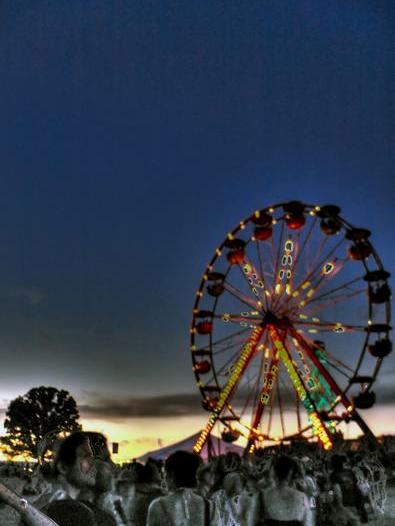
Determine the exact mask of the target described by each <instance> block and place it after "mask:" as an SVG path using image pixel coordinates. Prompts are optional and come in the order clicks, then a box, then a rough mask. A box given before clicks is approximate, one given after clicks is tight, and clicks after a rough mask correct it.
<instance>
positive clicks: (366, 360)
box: [191, 201, 392, 453]
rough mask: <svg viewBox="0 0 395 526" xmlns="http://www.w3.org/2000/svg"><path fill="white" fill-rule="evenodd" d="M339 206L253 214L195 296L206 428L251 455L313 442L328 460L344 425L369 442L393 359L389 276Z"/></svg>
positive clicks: (194, 348) (195, 344)
mask: <svg viewBox="0 0 395 526" xmlns="http://www.w3.org/2000/svg"><path fill="white" fill-rule="evenodd" d="M340 212H341V211H340V208H339V207H337V206H335V205H325V206H314V205H307V204H304V203H302V202H299V201H291V202H287V203H280V204H277V205H274V206H271V207H267V208H264V209H262V210H257V211H255V212H254V213H253V214H252V215H251V216H250V217H248V218H247V219H245V220H243V221H240V223H238V224H237V226H236V227H235V228H234V229H233V230H232V231H231V232H229V233H228V234H227V236H226V238H225V240H224V241H223V242H222V243H221V244H220V245H219V246H218V248H217V249H216V250H215V253H214V255H213V257H212V259H211V261H210V263H209V264H208V266H207V268H206V270H205V272H204V274H203V278H202V280H201V282H200V286H199V288H198V290H197V292H196V300H195V304H194V308H193V318H192V324H191V354H192V363H193V371H194V374H195V378H196V384H197V387H198V388H199V390H200V393H201V396H202V405H203V408H204V409H205V410H206V411H208V413H209V416H208V422H207V425H206V427H205V428H204V429H203V430H202V432H201V434H200V436H199V438H198V440H197V442H196V444H195V448H194V449H195V451H196V452H197V453H199V452H200V451H201V449H202V447H203V446H204V444H205V442H206V441H207V439H208V437H209V436H210V433H211V432H212V431H213V430H214V428H219V429H220V431H221V433H222V438H223V439H224V440H226V441H228V442H233V441H236V440H238V439H239V438H243V437H244V439H245V440H244V442H245V444H246V448H247V450H248V451H250V452H252V451H253V450H254V449H255V448H256V447H257V446H259V445H262V444H265V443H270V442H272V441H276V442H277V441H280V440H281V441H282V440H286V439H291V438H295V437H305V438H306V439H311V438H315V440H318V441H319V442H320V443H321V444H322V446H323V447H324V448H325V449H331V447H332V445H333V440H334V436H335V435H334V434H335V432H336V429H338V426H339V425H340V424H342V423H344V422H353V423H354V425H355V424H357V425H358V426H359V428H360V429H361V430H362V432H363V433H364V434H366V435H369V436H371V437H373V433H372V432H371V430H370V429H369V427H368V425H367V424H366V422H365V421H364V420H363V418H362V417H361V415H360V413H359V410H363V409H369V408H371V407H372V406H373V405H374V403H375V401H376V395H375V393H374V391H373V390H372V386H373V384H374V382H375V380H376V379H377V376H378V374H379V371H380V367H381V364H382V361H383V359H384V358H385V357H386V356H387V355H388V354H390V352H391V350H392V343H391V340H390V338H389V334H390V330H391V327H390V316H391V313H390V299H391V290H390V287H389V285H388V278H389V276H390V274H389V273H388V272H387V271H386V270H384V268H383V265H382V263H381V261H380V258H379V256H378V254H377V252H376V251H375V249H374V248H373V246H372V244H371V242H370V241H369V238H370V234H371V233H370V231H369V230H367V229H365V228H356V227H354V226H352V225H351V224H350V223H349V222H348V221H346V220H345V219H344V218H343V217H342V216H341V215H340Z"/></svg>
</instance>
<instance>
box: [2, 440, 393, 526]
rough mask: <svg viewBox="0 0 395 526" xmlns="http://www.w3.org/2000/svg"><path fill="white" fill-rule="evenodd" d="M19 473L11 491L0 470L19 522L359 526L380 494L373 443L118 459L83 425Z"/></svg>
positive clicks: (34, 525)
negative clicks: (340, 448) (48, 457)
mask: <svg viewBox="0 0 395 526" xmlns="http://www.w3.org/2000/svg"><path fill="white" fill-rule="evenodd" d="M3 476H4V473H3ZM23 476H24V477H25V480H24V484H23V488H22V490H21V491H20V492H19V494H18V493H16V492H14V491H12V490H11V489H10V488H9V487H7V485H6V484H3V483H2V482H1V481H2V480H3V482H4V480H5V479H1V478H0V506H3V507H4V506H10V507H11V508H13V509H14V510H16V511H17V512H18V519H17V522H16V525H17V526H357V525H359V524H366V523H368V521H369V520H370V519H371V518H372V517H377V516H379V515H380V513H382V512H383V510H384V502H385V496H386V487H385V484H386V474H385V469H384V468H383V466H382V464H381V463H380V462H379V460H378V459H377V455H375V454H374V453H370V454H369V455H365V456H363V457H362V456H360V455H358V454H355V453H348V454H339V453H325V452H323V450H321V449H319V448H316V449H315V450H310V451H309V452H308V453H306V451H305V452H300V451H293V450H292V449H288V450H287V451H286V452H285V451H281V450H279V449H277V450H269V449H262V450H257V451H256V453H255V454H254V455H248V456H246V457H240V456H239V455H238V454H236V453H227V454H225V455H219V456H216V457H213V458H212V459H210V460H209V461H207V462H203V461H202V460H201V459H200V457H198V456H197V455H195V454H193V453H190V452H187V451H177V452H175V453H173V454H172V455H170V456H169V457H168V458H167V459H166V460H165V461H164V462H162V461H157V460H154V459H149V460H148V461H147V462H146V463H145V464H142V463H140V462H137V461H134V462H132V463H130V464H127V465H124V466H118V465H115V464H114V463H113V462H112V460H111V455H110V452H109V449H108V446H107V442H106V439H105V437H104V436H103V435H101V434H100V433H91V432H77V433H73V434H72V435H69V436H68V437H67V438H65V439H64V440H63V441H62V442H61V443H60V444H59V446H58V447H57V450H56V452H55V455H54V458H53V460H52V461H51V462H50V463H49V462H45V463H41V464H39V465H37V468H36V469H35V470H34V471H33V473H28V472H26V473H24V474H23ZM0 477H1V474H0ZM1 502H2V504H1Z"/></svg>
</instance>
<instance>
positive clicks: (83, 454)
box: [54, 431, 96, 488]
mask: <svg viewBox="0 0 395 526" xmlns="http://www.w3.org/2000/svg"><path fill="white" fill-rule="evenodd" d="M54 472H55V474H56V475H57V476H63V477H64V478H65V479H66V480H67V482H68V483H69V484H71V485H72V486H74V487H76V488H83V487H93V486H94V485H95V479H96V470H95V467H94V465H93V452H92V449H91V447H90V443H89V438H88V436H87V434H86V433H83V432H82V431H78V432H76V433H72V434H71V435H69V436H68V437H67V438H65V439H64V440H63V441H62V442H61V443H60V445H59V448H58V450H57V452H56V456H55V459H54Z"/></svg>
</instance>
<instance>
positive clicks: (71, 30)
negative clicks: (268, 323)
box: [0, 0, 395, 401]
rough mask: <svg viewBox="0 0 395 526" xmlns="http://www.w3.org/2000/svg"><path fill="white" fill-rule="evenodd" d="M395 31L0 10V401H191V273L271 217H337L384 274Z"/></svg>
mask: <svg viewBox="0 0 395 526" xmlns="http://www.w3.org/2000/svg"><path fill="white" fill-rule="evenodd" d="M394 25H395V4H394V3H393V2H388V1H374V2H372V1H371V0H358V1H357V0H349V1H344V0H341V1H334V0H330V1H316V0H309V1H307V0H298V1H297V2H293V1H279V0H265V1H262V0H259V1H255V0H248V1H240V0H238V1H230V0H226V1H223V2H219V1H212V0H210V1H206V0H198V1H193V0H188V1H187V2H177V1H173V2H170V1H152V2H149V1H147V0H144V1H136V0H134V1H122V2H121V1H110V0H103V1H93V0H71V1H67V2H66V1H63V2H62V1H61V2H59V1H58V0H52V1H48V0H47V1H43V0H35V1H34V2H31V1H30V0H23V1H22V0H13V1H8V2H7V1H3V2H2V3H1V5H0V78H1V85H0V117H1V127H0V159H1V174H0V210H1V220H0V240H1V243H0V275H1V280H0V353H1V363H2V365H1V371H0V382H1V386H2V387H1V390H0V398H3V399H10V398H11V397H12V396H14V395H15V394H18V393H21V392H24V391H26V390H27V389H28V388H30V387H32V386H34V385H40V384H41V383H47V384H53V385H56V386H62V387H67V388H68V389H70V390H71V391H72V392H73V393H74V394H75V395H76V397H77V398H79V399H80V400H84V401H88V400H94V398H95V394H94V393H98V392H100V393H102V394H103V393H105V394H106V395H108V396H113V397H117V396H119V397H121V398H122V397H125V396H131V397H133V396H142V395H146V396H148V395H149V396H156V395H161V394H165V393H180V392H187V391H190V392H193V391H194V381H193V376H192V373H191V364H190V356H189V351H188V336H189V335H188V330H189V323H190V317H191V309H192V304H193V300H194V292H195V290H196V287H197V285H198V282H199V280H200V277H201V274H202V272H203V269H204V267H205V265H206V264H207V262H208V260H209V259H210V258H211V255H212V253H213V251H214V249H215V247H216V246H217V244H218V243H219V242H220V241H221V240H222V239H223V237H224V236H225V235H226V233H227V232H228V231H229V230H230V228H231V227H233V226H234V225H235V224H237V223H238V222H239V221H240V220H241V219H243V218H244V217H246V216H247V215H249V214H250V213H251V211H253V210H255V209H256V208H262V207H264V206H266V205H268V204H272V203H276V202H281V201H284V200H288V199H301V200H304V201H306V202H308V203H309V202H311V203H313V204H316V203H317V204H324V203H328V202H333V203H337V204H339V205H340V206H341V207H342V209H343V213H344V216H345V217H346V218H347V219H349V221H350V222H352V223H354V224H356V225H358V226H366V227H368V228H370V229H371V230H372V231H373V233H374V234H373V237H372V242H373V244H374V245H375V247H376V248H377V250H378V252H379V254H380V255H381V257H382V259H383V261H384V264H385V267H386V268H387V269H388V270H390V271H391V270H393V269H394V266H395V265H394V264H395V251H394V248H393V238H394V236H393V225H394V221H395V213H394V200H395V178H394V174H393V169H394V165H395V149H394V137H395V134H394V122H395V114H394V93H395V76H394V64H395V56H394V55H395V54H394V34H393V28H394ZM386 371H387V374H388V375H391V374H393V373H394V371H395V365H394V360H393V359H390V360H389V361H388V365H386Z"/></svg>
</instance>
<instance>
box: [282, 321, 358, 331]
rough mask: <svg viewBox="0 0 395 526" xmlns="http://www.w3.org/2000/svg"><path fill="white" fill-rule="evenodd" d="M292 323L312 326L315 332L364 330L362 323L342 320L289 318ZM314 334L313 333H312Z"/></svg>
mask: <svg viewBox="0 0 395 526" xmlns="http://www.w3.org/2000/svg"><path fill="white" fill-rule="evenodd" d="M291 322H292V323H293V325H295V326H298V327H299V326H302V327H313V329H311V331H313V330H314V329H315V330H316V331H317V332H321V331H325V332H326V331H332V332H336V333H339V334H341V333H344V332H366V327H365V326H362V325H350V324H347V323H342V322H333V321H310V320H304V321H300V320H291ZM312 334H314V333H312Z"/></svg>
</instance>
